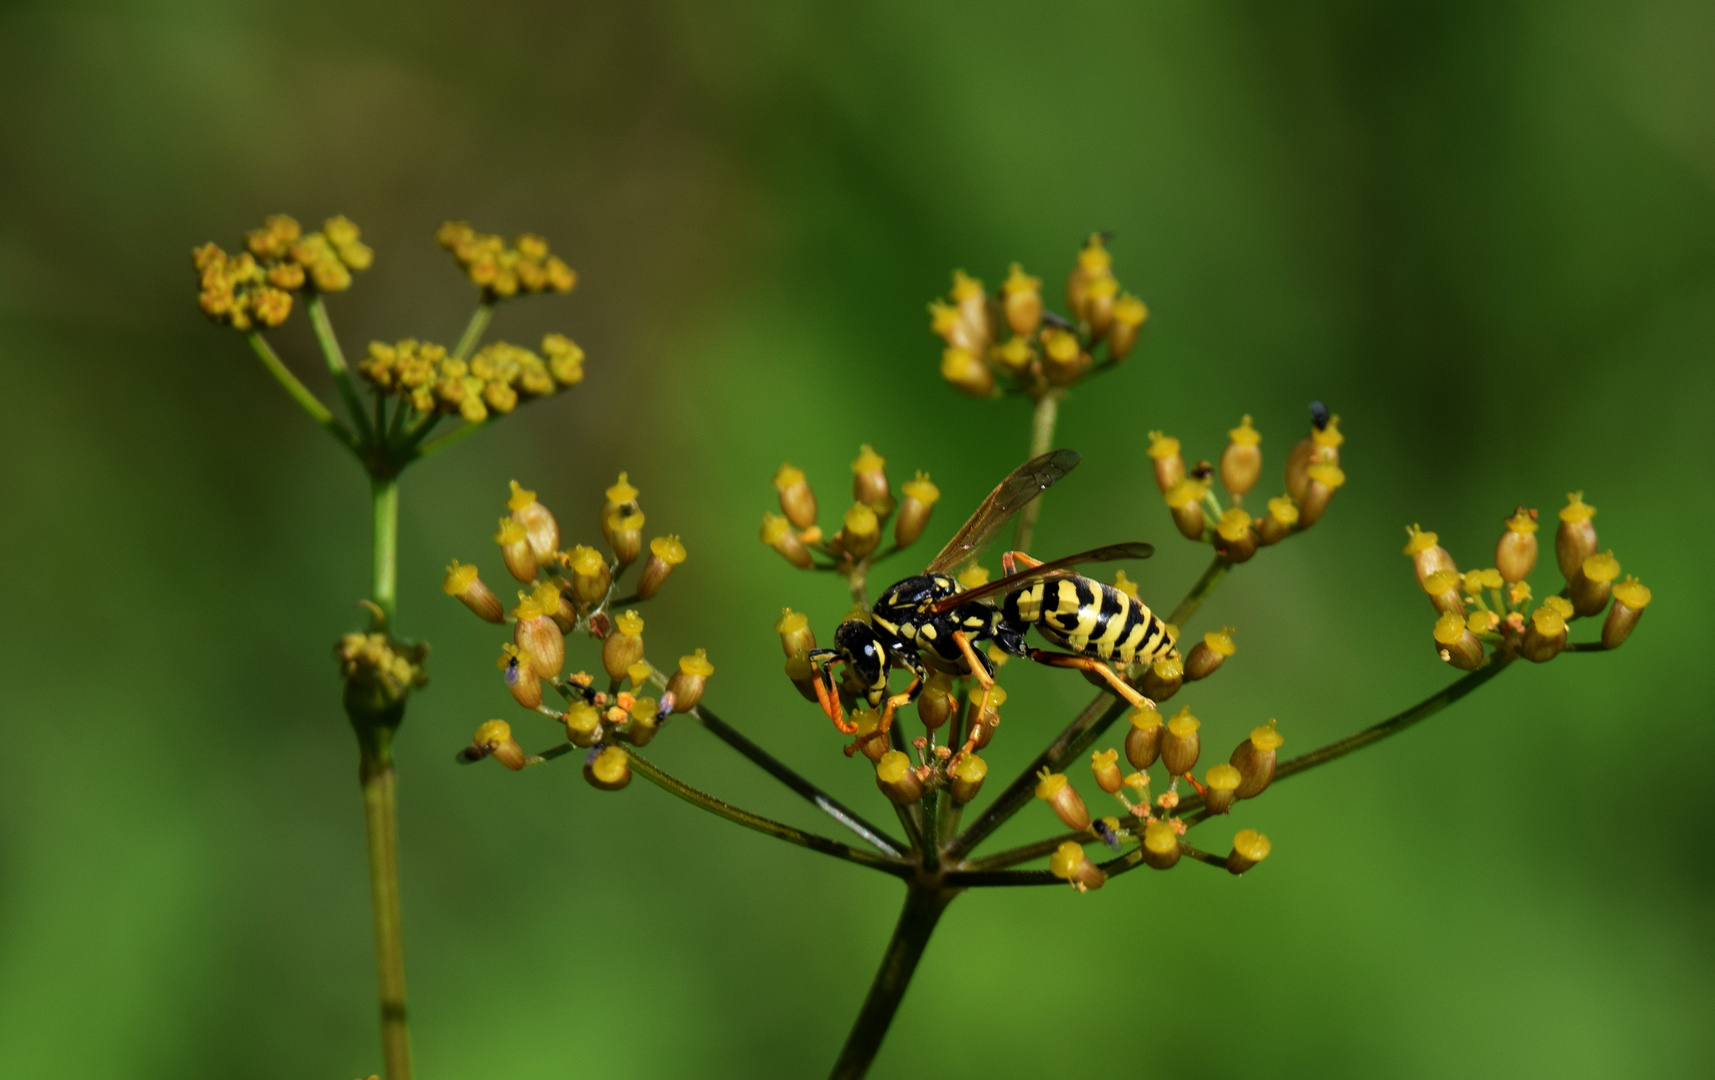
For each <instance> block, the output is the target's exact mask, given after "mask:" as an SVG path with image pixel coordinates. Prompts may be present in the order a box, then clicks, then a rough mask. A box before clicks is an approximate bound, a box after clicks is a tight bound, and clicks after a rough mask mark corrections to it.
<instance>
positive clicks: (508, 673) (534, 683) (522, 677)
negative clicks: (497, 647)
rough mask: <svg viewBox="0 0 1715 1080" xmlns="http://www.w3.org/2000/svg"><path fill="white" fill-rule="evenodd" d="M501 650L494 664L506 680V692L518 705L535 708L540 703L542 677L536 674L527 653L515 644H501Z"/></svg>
mask: <svg viewBox="0 0 1715 1080" xmlns="http://www.w3.org/2000/svg"><path fill="white" fill-rule="evenodd" d="M501 650H502V651H501V654H500V660H499V663H498V664H497V665H496V666H497V667H499V668H500V672H501V676H502V678H504V679H505V680H506V689H507V692H509V693H510V694H511V695H512V700H514V701H516V702H518V704H519V705H521V706H523V707H524V708H526V709H535V708H536V706H538V705H540V704H542V679H541V677H540V676H538V675H537V674H536V666H535V664H534V663H533V662H532V661H531V659H530V656H529V654H527V653H525V652H524V651H523V650H521V649H520V648H518V646H516V645H511V644H508V645H502V646H501Z"/></svg>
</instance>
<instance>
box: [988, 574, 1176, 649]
mask: <svg viewBox="0 0 1715 1080" xmlns="http://www.w3.org/2000/svg"><path fill="white" fill-rule="evenodd" d="M1004 606H1005V607H1006V608H1007V614H1008V615H1009V616H1012V617H1014V618H1016V619H1017V621H1018V622H1020V623H1031V624H1034V625H1035V626H1036V629H1037V631H1038V632H1039V633H1041V635H1042V636H1043V637H1045V638H1047V639H1048V640H1049V641H1051V642H1053V643H1054V644H1056V645H1059V646H1060V647H1061V648H1064V649H1067V650H1069V651H1071V652H1075V653H1078V654H1079V655H1081V656H1093V657H1096V658H1097V659H1099V660H1117V661H1118V662H1119V663H1120V664H1121V665H1125V664H1130V663H1131V662H1132V661H1133V660H1142V661H1143V662H1144V663H1152V662H1154V661H1155V660H1157V659H1159V658H1160V657H1162V656H1165V655H1166V654H1167V653H1168V651H1169V650H1171V649H1172V648H1173V642H1172V640H1171V639H1170V638H1169V637H1168V635H1167V625H1166V624H1165V623H1163V622H1162V621H1161V620H1160V619H1158V618H1156V616H1155V614H1154V613H1153V612H1151V611H1150V610H1149V609H1148V608H1147V607H1145V606H1144V605H1143V603H1142V602H1141V601H1138V600H1135V599H1133V598H1132V597H1129V596H1127V595H1126V594H1125V593H1122V592H1120V591H1119V590H1118V589H1116V588H1114V587H1113V586H1112V585H1104V584H1103V583H1101V582H1099V581H1096V580H1093V579H1091V578H1087V577H1081V576H1079V575H1076V574H1069V575H1067V576H1065V577H1059V578H1051V579H1049V580H1046V581H1038V582H1034V583H1033V584H1031V585H1029V586H1028V587H1026V588H1023V589H1020V590H1018V591H1017V592H1015V593H1011V594H1009V595H1008V596H1007V598H1006V601H1005V605H1004Z"/></svg>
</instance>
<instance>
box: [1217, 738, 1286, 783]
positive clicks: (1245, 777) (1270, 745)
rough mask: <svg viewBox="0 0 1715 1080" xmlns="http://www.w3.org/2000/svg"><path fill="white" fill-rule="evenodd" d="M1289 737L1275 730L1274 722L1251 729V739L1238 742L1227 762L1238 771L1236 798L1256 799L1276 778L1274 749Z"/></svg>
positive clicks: (1278, 747)
mask: <svg viewBox="0 0 1715 1080" xmlns="http://www.w3.org/2000/svg"><path fill="white" fill-rule="evenodd" d="M1285 741H1286V740H1285V739H1283V738H1281V737H1280V732H1279V731H1277V730H1275V726H1274V721H1273V720H1270V721H1269V722H1268V723H1267V724H1265V725H1263V726H1261V727H1256V728H1252V729H1251V735H1250V738H1248V739H1246V740H1245V741H1244V742H1241V743H1239V745H1238V747H1237V748H1236V749H1235V750H1234V751H1233V756H1232V757H1230V758H1228V759H1227V760H1228V762H1229V763H1230V764H1231V765H1232V766H1233V768H1235V769H1237V770H1239V777H1240V779H1239V787H1238V791H1237V793H1236V794H1237V797H1238V798H1241V799H1254V798H1256V797H1257V796H1258V795H1261V794H1262V793H1263V789H1265V788H1267V787H1268V785H1269V782H1270V781H1272V780H1273V779H1274V763H1275V752H1276V751H1277V750H1279V749H1280V744H1281V743H1283V742H1285Z"/></svg>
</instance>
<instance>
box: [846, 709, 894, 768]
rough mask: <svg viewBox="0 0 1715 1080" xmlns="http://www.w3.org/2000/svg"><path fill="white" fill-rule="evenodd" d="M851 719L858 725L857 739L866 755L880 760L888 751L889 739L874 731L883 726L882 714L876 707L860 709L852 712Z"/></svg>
mask: <svg viewBox="0 0 1715 1080" xmlns="http://www.w3.org/2000/svg"><path fill="white" fill-rule="evenodd" d="M851 721H852V723H854V724H856V725H857V731H856V733H855V734H856V736H857V739H856V741H857V744H858V748H859V749H860V750H862V751H863V755H864V757H867V758H869V759H870V760H871V761H875V762H879V761H880V760H881V758H882V755H884V754H886V753H887V740H886V739H884V738H882V737H881V736H879V735H872V733H873V732H875V731H876V730H877V729H879V728H880V727H881V714H880V713H878V712H876V711H875V710H874V709H858V710H856V711H855V712H853V713H852V715H851Z"/></svg>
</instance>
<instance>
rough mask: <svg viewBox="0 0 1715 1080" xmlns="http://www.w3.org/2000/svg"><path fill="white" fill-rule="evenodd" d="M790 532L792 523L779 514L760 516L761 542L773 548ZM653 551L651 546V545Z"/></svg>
mask: <svg viewBox="0 0 1715 1080" xmlns="http://www.w3.org/2000/svg"><path fill="white" fill-rule="evenodd" d="M791 531H792V523H791V522H790V521H787V520H786V519H785V518H783V517H781V516H780V515H779V514H763V515H762V542H763V543H764V544H767V545H768V546H769V547H773V546H774V545H775V544H778V543H779V542H780V541H782V540H784V539H785V538H786V535H787V534H788V533H790V532H791ZM651 549H652V550H653V545H651Z"/></svg>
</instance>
